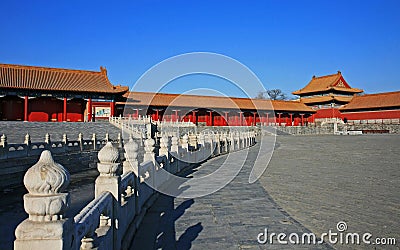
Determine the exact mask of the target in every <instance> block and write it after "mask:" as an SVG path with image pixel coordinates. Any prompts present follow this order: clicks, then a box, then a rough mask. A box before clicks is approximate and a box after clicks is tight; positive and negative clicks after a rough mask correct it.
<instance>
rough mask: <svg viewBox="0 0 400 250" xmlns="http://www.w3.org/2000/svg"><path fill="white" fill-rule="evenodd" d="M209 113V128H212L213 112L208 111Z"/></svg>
mask: <svg viewBox="0 0 400 250" xmlns="http://www.w3.org/2000/svg"><path fill="white" fill-rule="evenodd" d="M208 113H210V117H209V121H210V122H209V125H208V126H212V125H213V116H212V111H208Z"/></svg>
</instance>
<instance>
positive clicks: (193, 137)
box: [189, 134, 198, 149]
mask: <svg viewBox="0 0 400 250" xmlns="http://www.w3.org/2000/svg"><path fill="white" fill-rule="evenodd" d="M189 145H190V146H192V147H194V149H197V148H198V145H197V136H196V134H190V135H189Z"/></svg>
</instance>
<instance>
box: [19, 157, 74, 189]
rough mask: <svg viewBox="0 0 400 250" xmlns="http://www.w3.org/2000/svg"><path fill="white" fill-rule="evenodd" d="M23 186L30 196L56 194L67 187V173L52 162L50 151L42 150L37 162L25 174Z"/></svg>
mask: <svg viewBox="0 0 400 250" xmlns="http://www.w3.org/2000/svg"><path fill="white" fill-rule="evenodd" d="M24 184H25V187H26V189H27V190H28V192H29V193H30V194H34V195H49V194H57V193H61V192H63V191H64V190H65V188H66V187H67V186H68V184H69V173H68V171H67V170H66V169H65V168H64V167H63V166H61V165H60V164H58V163H56V162H54V160H53V157H52V156H51V153H50V151H48V150H44V151H43V152H42V154H41V155H40V158H39V161H38V162H37V163H36V164H35V165H33V166H32V167H31V168H29V169H28V171H27V172H26V173H25V176H24Z"/></svg>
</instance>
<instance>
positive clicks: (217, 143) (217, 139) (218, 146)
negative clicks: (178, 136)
mask: <svg viewBox="0 0 400 250" xmlns="http://www.w3.org/2000/svg"><path fill="white" fill-rule="evenodd" d="M214 140H215V149H216V150H217V151H216V152H215V154H216V155H220V154H221V140H220V136H219V134H218V133H216V134H215V135H214Z"/></svg>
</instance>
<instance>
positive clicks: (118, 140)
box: [117, 133, 124, 148]
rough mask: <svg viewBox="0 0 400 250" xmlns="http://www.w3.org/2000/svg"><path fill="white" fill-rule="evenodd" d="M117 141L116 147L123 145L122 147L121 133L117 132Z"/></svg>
mask: <svg viewBox="0 0 400 250" xmlns="http://www.w3.org/2000/svg"><path fill="white" fill-rule="evenodd" d="M117 142H118V147H119V148H123V147H124V144H123V141H122V136H121V133H118V135H117Z"/></svg>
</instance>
